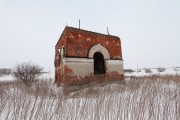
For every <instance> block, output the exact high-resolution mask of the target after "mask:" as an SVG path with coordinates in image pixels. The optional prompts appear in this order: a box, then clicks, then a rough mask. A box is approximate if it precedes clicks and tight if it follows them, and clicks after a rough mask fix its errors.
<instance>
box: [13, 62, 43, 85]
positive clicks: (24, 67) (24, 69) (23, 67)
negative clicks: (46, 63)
mask: <svg viewBox="0 0 180 120" xmlns="http://www.w3.org/2000/svg"><path fill="white" fill-rule="evenodd" d="M42 71H43V69H42V68H41V67H40V66H39V65H35V64H32V63H30V62H27V63H21V64H17V65H16V66H15V68H14V72H13V75H14V77H15V78H16V79H17V80H22V81H23V82H24V83H26V84H27V85H28V86H29V85H30V83H32V82H33V81H35V80H37V78H38V77H40V76H41V75H42Z"/></svg>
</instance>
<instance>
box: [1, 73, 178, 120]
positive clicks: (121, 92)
mask: <svg viewBox="0 0 180 120" xmlns="http://www.w3.org/2000/svg"><path fill="white" fill-rule="evenodd" d="M0 119H1V120H8V119H9V120H35V119H36V120H50V119H51V120H179V119H180V76H151V77H147V76H146V77H139V78H137V77H134V78H126V80H125V83H119V82H111V83H101V84H98V85H94V84H90V85H86V86H79V87H77V86H75V87H65V88H64V92H63V88H62V87H56V86H55V85H54V84H53V82H52V81H42V82H40V81H39V82H36V83H33V84H32V85H31V87H30V88H28V87H27V86H25V85H24V84H23V83H22V82H21V81H9V82H1V83H0Z"/></svg>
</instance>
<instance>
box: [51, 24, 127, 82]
mask: <svg viewBox="0 0 180 120" xmlns="http://www.w3.org/2000/svg"><path fill="white" fill-rule="evenodd" d="M97 44H101V45H102V46H104V47H105V48H106V49H107V50H108V52H109V54H110V59H111V60H117V59H118V60H122V51H121V41H120V38H119V37H116V36H111V35H104V34H100V33H94V32H89V31H86V30H81V29H77V28H72V27H66V28H65V29H64V31H63V33H62V35H61V37H60V38H59V41H58V42H57V44H56V46H55V61H54V62H55V68H56V70H55V82H56V83H58V84H61V83H62V84H65V85H76V84H85V83H89V82H103V81H109V80H123V79H124V75H123V73H122V74H119V73H118V72H116V71H113V72H109V71H108V68H106V67H107V66H105V68H106V69H105V71H106V73H105V74H98V75H94V73H93V72H92V73H90V74H88V75H85V76H80V75H79V76H78V75H76V74H75V73H73V70H71V69H70V68H68V67H67V65H66V64H65V63H63V61H62V59H63V58H61V57H62V56H60V54H59V53H58V49H61V48H62V46H64V50H65V51H64V57H69V58H71V57H73V58H88V53H89V51H90V49H91V48H92V47H93V46H94V45H97ZM109 65H110V64H109ZM117 67H118V66H117Z"/></svg>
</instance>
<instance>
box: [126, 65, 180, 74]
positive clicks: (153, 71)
mask: <svg viewBox="0 0 180 120" xmlns="http://www.w3.org/2000/svg"><path fill="white" fill-rule="evenodd" d="M147 69H148V70H150V72H146V71H145V70H147ZM133 71H134V72H125V76H149V75H180V67H170V68H165V70H164V71H163V72H159V71H158V68H143V69H139V70H138V72H137V70H136V69H133Z"/></svg>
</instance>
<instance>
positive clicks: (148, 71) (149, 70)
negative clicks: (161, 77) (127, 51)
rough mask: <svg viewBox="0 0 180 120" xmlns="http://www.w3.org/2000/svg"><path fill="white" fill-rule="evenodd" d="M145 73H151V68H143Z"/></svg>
mask: <svg viewBox="0 0 180 120" xmlns="http://www.w3.org/2000/svg"><path fill="white" fill-rule="evenodd" d="M144 71H145V73H152V70H151V69H149V68H144Z"/></svg>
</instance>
